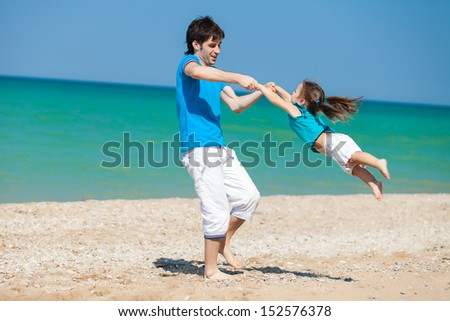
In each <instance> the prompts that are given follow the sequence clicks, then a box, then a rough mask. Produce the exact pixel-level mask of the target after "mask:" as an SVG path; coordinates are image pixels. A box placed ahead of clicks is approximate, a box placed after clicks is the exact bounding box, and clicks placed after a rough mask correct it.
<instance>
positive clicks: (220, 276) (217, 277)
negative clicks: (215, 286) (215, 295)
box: [204, 269, 233, 281]
mask: <svg viewBox="0 0 450 321" xmlns="http://www.w3.org/2000/svg"><path fill="white" fill-rule="evenodd" d="M204 277H205V280H213V281H221V280H230V279H232V278H233V277H232V276H231V275H229V274H226V273H223V272H222V271H220V270H219V269H217V270H215V271H211V272H207V271H206V270H205V274H204Z"/></svg>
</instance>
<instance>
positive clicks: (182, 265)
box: [153, 257, 356, 282]
mask: <svg viewBox="0 0 450 321" xmlns="http://www.w3.org/2000/svg"><path fill="white" fill-rule="evenodd" d="M153 264H154V265H155V267H157V268H161V269H163V270H164V271H165V272H170V273H174V274H179V273H183V274H194V275H199V276H203V273H204V266H203V261H186V260H184V259H178V260H174V259H170V258H164V257H162V258H159V259H157V260H156V261H154V262H153ZM221 271H222V272H224V273H227V274H242V273H244V271H249V272H251V271H258V272H261V273H264V274H293V275H295V276H296V277H301V278H313V279H328V280H333V281H344V282H356V280H354V279H352V278H349V277H347V278H344V277H338V276H331V275H325V274H318V273H313V272H299V271H289V270H284V269H281V268H279V267H277V266H267V267H252V266H251V267H247V268H244V269H243V270H241V271H230V270H226V269H221Z"/></svg>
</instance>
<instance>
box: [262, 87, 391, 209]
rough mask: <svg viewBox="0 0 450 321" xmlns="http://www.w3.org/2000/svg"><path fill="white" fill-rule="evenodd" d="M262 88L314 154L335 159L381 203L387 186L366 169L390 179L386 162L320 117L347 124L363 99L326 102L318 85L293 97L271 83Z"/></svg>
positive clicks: (296, 92)
mask: <svg viewBox="0 0 450 321" xmlns="http://www.w3.org/2000/svg"><path fill="white" fill-rule="evenodd" d="M266 86H267V87H265V86H263V85H259V86H258V89H259V90H260V91H261V92H262V93H263V94H264V96H266V98H267V99H268V100H269V101H270V102H271V103H272V104H274V105H276V106H278V107H280V108H282V109H283V110H285V111H286V112H287V113H288V114H289V121H290V125H291V128H292V130H293V131H294V132H295V133H296V134H297V135H298V136H299V137H300V138H301V139H302V140H304V141H305V143H306V144H307V145H308V146H309V147H310V148H311V149H312V150H313V151H314V152H316V153H317V152H319V153H323V154H325V155H327V156H329V157H332V158H333V159H334V160H335V161H336V162H337V163H338V164H339V165H340V166H341V168H342V169H343V170H344V171H345V172H346V173H348V174H350V175H353V176H356V177H359V178H360V179H361V180H362V181H363V182H364V183H366V184H367V185H368V186H369V187H370V188H371V189H372V191H373V194H374V195H375V198H376V199H377V200H381V197H382V193H383V183H381V182H380V181H378V180H376V179H375V177H374V176H373V175H372V173H371V172H370V171H369V170H367V169H366V165H369V166H372V167H374V168H376V169H378V170H379V171H380V172H381V174H382V175H383V176H384V177H385V178H386V179H388V180H389V179H390V176H389V171H388V168H387V161H386V160H385V159H378V158H376V157H375V156H373V155H371V154H369V153H366V152H363V151H361V148H359V146H358V145H356V143H355V142H354V141H353V139H352V138H350V137H349V136H347V135H344V134H339V133H336V132H335V131H334V130H333V129H331V128H330V127H328V126H326V125H325V124H324V123H323V121H322V120H321V119H320V118H319V117H318V115H317V113H318V112H322V113H323V114H325V116H327V117H328V118H329V119H330V120H331V121H339V120H340V121H344V122H346V121H347V118H350V117H351V115H352V114H355V113H356V112H357V111H358V110H357V107H358V106H359V105H360V104H361V98H348V97H341V96H331V97H327V98H326V99H325V92H324V91H323V89H322V88H321V87H320V86H319V85H318V84H317V83H315V82H312V81H303V82H302V83H301V84H300V85H299V86H298V87H297V89H296V90H295V91H294V92H293V93H292V95H290V94H289V93H288V92H287V91H286V90H284V89H283V88H281V87H280V86H277V85H275V84H274V83H270V84H269V85H266Z"/></svg>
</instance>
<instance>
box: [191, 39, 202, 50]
mask: <svg viewBox="0 0 450 321" xmlns="http://www.w3.org/2000/svg"><path fill="white" fill-rule="evenodd" d="M192 47H194V50H196V51H198V50H200V48H201V46H200V44H199V43H198V41H197V40H194V41H192Z"/></svg>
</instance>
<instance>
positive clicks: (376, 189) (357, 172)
mask: <svg viewBox="0 0 450 321" xmlns="http://www.w3.org/2000/svg"><path fill="white" fill-rule="evenodd" d="M352 175H353V176H356V177H358V178H359V179H361V180H362V181H363V182H364V183H366V184H367V185H368V186H369V187H370V188H371V189H372V192H373V194H374V195H375V198H376V199H377V200H381V198H382V194H383V183H381V182H379V181H377V180H376V179H375V177H374V176H373V175H372V173H371V172H369V171H368V170H367V169H365V168H364V167H361V166H359V165H356V166H355V167H354V168H353V172H352Z"/></svg>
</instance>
